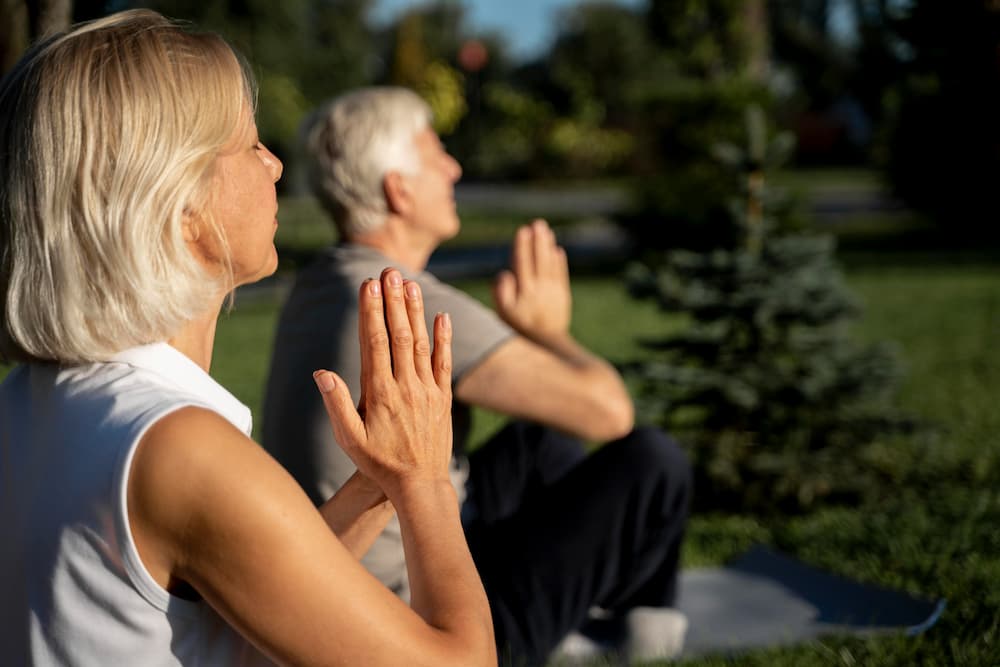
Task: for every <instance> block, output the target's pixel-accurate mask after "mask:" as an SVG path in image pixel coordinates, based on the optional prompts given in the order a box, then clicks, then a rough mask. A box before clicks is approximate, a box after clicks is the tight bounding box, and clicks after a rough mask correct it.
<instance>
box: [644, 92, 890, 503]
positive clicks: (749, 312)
mask: <svg viewBox="0 0 1000 667" xmlns="http://www.w3.org/2000/svg"><path fill="white" fill-rule="evenodd" d="M746 135H747V138H746V141H745V144H744V145H743V146H737V145H735V144H731V143H719V144H716V145H715V146H714V147H713V148H714V150H713V154H714V156H715V158H716V159H717V160H718V161H719V162H720V164H722V165H724V166H725V167H726V169H727V170H728V172H729V174H730V178H729V179H727V180H726V187H727V188H728V190H729V195H730V196H729V199H728V206H727V208H728V210H729V212H730V222H731V225H732V227H733V231H732V233H730V234H729V235H727V237H726V238H727V239H728V242H720V243H719V244H718V245H717V247H715V248H713V249H711V250H709V251H705V252H692V251H689V250H671V251H667V252H664V253H663V254H662V255H661V256H659V257H658V258H657V260H656V261H655V262H654V263H652V264H651V265H649V266H643V265H636V266H634V267H632V269H631V271H630V287H631V290H632V293H633V294H634V295H635V296H638V297H643V298H651V299H654V300H655V301H656V302H657V303H658V304H659V306H660V307H661V308H662V309H663V310H665V311H668V312H680V313H683V314H685V315H686V316H687V318H688V323H687V325H686V326H685V327H684V328H683V329H682V330H681V331H679V332H677V331H674V332H671V333H669V334H667V335H665V336H663V337H662V338H660V339H658V340H651V341H646V345H647V347H648V348H649V349H651V350H652V351H653V354H652V357H651V358H650V359H648V360H644V361H642V362H639V363H637V364H635V365H634V366H633V373H632V375H631V377H632V378H633V379H634V380H635V381H636V383H637V394H638V396H637V407H638V409H639V412H640V414H641V415H642V416H644V417H645V418H647V419H652V420H653V421H655V422H657V423H659V424H661V425H662V426H664V427H666V428H668V429H669V430H670V431H671V432H673V433H674V434H675V435H677V436H678V437H679V438H680V439H681V440H682V442H684V443H685V444H686V445H687V446H688V447H689V451H691V453H692V459H693V461H694V466H695V472H696V476H697V479H696V484H695V488H696V490H697V494H698V499H697V502H698V505H699V506H701V507H702V508H710V507H711V508H718V507H724V508H727V509H734V508H738V509H740V510H748V509H751V510H772V509H779V508H780V509H805V508H809V507H811V506H813V505H814V504H815V503H817V502H819V501H821V500H824V499H830V498H858V497H860V496H863V495H866V494H869V493H871V492H872V491H875V490H877V488H878V483H879V482H880V481H882V480H881V478H880V473H879V472H878V471H876V470H875V469H874V468H873V466H872V465H871V462H870V461H869V460H867V458H866V457H868V456H869V455H871V456H872V457H875V455H876V454H877V450H878V440H879V437H880V436H882V435H883V434H885V433H887V432H889V431H891V430H892V429H894V428H897V427H898V426H899V425H900V424H901V420H899V419H898V418H896V417H893V416H891V415H892V411H891V409H889V408H888V399H889V397H890V394H891V391H892V389H893V388H894V387H895V384H896V382H897V380H898V377H899V365H898V363H897V361H896V357H895V355H894V353H893V351H892V350H891V348H888V347H886V346H884V345H879V346H872V347H861V346H859V345H857V344H856V343H854V341H853V340H852V339H851V337H850V329H849V324H850V322H851V321H852V320H853V319H854V318H855V317H857V316H858V314H859V305H858V303H857V301H856V299H855V298H854V297H853V296H852V295H851V293H850V292H849V290H848V289H847V287H846V285H845V284H844V282H843V279H842V277H841V275H840V272H839V270H838V268H837V266H836V262H835V261H834V257H833V252H834V245H833V242H832V240H831V239H830V238H829V237H815V236H802V235H789V234H781V233H776V232H777V231H778V230H779V229H780V225H779V219H780V218H781V217H783V216H785V215H786V214H787V211H788V207H787V202H786V201H785V200H784V198H783V196H782V195H781V193H780V192H778V191H775V190H773V189H771V188H770V187H769V185H768V179H767V175H768V174H769V173H770V172H771V171H772V170H773V169H775V168H776V167H777V166H779V165H780V164H781V163H782V162H783V161H784V160H785V159H786V158H787V156H788V155H789V154H790V153H791V149H792V146H793V142H792V140H791V136H790V135H789V134H788V133H780V134H778V135H776V136H774V137H773V138H770V139H769V138H768V136H767V135H768V131H767V129H766V122H765V118H764V115H763V113H762V111H761V110H760V108H758V107H750V108H749V109H748V111H747V114H746Z"/></svg>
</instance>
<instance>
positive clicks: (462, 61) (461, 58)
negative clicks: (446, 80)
mask: <svg viewBox="0 0 1000 667" xmlns="http://www.w3.org/2000/svg"><path fill="white" fill-rule="evenodd" d="M489 59H490V54H489V52H488V51H487V50H486V45H485V44H483V43H482V42H480V41H479V40H478V39H470V40H468V41H466V42H465V43H464V44H462V47H461V48H460V49H459V50H458V64H459V65H461V66H462V69H464V70H465V71H466V72H478V71H479V70H481V69H482V68H484V67H486V63H487V61H489Z"/></svg>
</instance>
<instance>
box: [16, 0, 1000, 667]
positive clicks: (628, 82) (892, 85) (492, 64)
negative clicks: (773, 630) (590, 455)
mask: <svg viewBox="0 0 1000 667" xmlns="http://www.w3.org/2000/svg"><path fill="white" fill-rule="evenodd" d="M0 3H2V5H0V6H2V14H0V16H2V21H0V70H4V71H6V69H8V68H9V67H10V66H12V65H13V63H14V62H15V61H16V60H17V58H18V57H19V56H20V54H21V53H22V52H23V50H24V49H25V48H26V47H27V45H28V44H29V43H30V41H31V40H33V39H35V38H36V37H37V36H39V35H41V34H44V33H45V32H47V31H49V30H54V29H62V28H64V27H66V26H67V25H69V24H70V23H72V22H74V21H79V20H85V19H89V18H94V17H97V16H101V15H104V14H106V13H110V12H113V11H117V10H121V9H125V8H130V7H139V6H142V7H151V8H153V9H156V10H158V11H160V12H162V13H164V14H166V15H168V16H171V17H175V18H180V19H185V20H189V21H191V22H193V23H194V24H195V25H197V26H199V27H202V28H207V29H211V30H215V31H218V32H220V33H222V34H223V35H224V36H226V37H227V38H228V39H229V40H230V41H231V42H232V43H233V44H234V45H235V46H236V47H237V48H238V49H239V50H240V51H241V52H242V53H243V54H244V55H246V56H247V58H248V59H249V61H250V63H251V64H252V67H253V69H254V72H255V74H256V76H257V79H258V82H259V85H260V96H259V105H258V123H259V128H260V133H261V137H262V139H263V140H264V141H265V142H266V143H267V144H268V145H269V147H270V148H272V150H274V152H275V153H277V154H278V155H279V156H280V157H281V158H282V159H283V160H284V161H285V177H284V178H283V179H282V181H281V183H279V188H280V195H281V202H280V206H281V210H280V212H279V220H280V223H281V224H280V227H279V231H278V237H277V240H276V243H277V245H278V247H279V255H280V257H281V266H280V269H279V272H278V275H277V276H276V277H275V278H273V279H271V280H269V281H264V282H263V284H262V285H259V286H256V287H251V288H246V289H241V291H240V294H239V295H238V297H237V306H238V307H237V308H236V309H235V310H234V311H233V312H232V313H230V314H228V315H227V316H225V317H224V318H223V319H222V321H221V322H220V324H219V333H218V337H217V341H218V343H217V345H216V351H215V357H214V360H213V368H212V372H213V375H215V376H216V377H217V378H218V379H219V380H220V382H222V383H223V384H224V385H225V386H227V387H229V388H230V389H232V390H233V391H234V393H235V394H236V395H237V396H238V397H239V398H240V399H241V400H243V401H244V402H246V403H247V404H248V405H250V407H251V408H252V409H253V410H254V412H255V414H259V406H260V402H261V393H262V388H263V383H264V378H265V375H266V372H267V364H268V357H269V353H270V346H271V340H272V334H273V326H274V322H275V319H276V317H277V313H278V310H279V308H280V306H281V303H282V300H283V296H284V290H285V289H286V288H287V285H288V282H289V280H290V278H291V277H292V276H293V275H294V272H295V270H296V269H297V268H298V267H300V266H301V265H302V264H303V263H304V262H307V261H308V260H309V258H310V257H311V256H312V254H313V253H315V252H316V250H317V249H319V248H321V247H322V246H323V245H325V244H327V243H329V242H331V241H332V240H334V232H333V229H332V225H330V224H329V222H328V220H327V219H326V217H325V214H324V213H323V212H322V211H321V210H320V209H319V207H318V206H317V205H316V204H315V202H314V201H313V199H312V198H311V197H310V196H309V194H308V192H307V191H306V187H305V180H304V178H303V173H302V167H301V157H300V149H299V147H298V141H297V136H298V133H299V128H300V124H301V122H302V119H303V118H304V117H305V115H306V114H307V113H308V112H309V111H310V110H311V109H313V108H314V107H315V106H316V105H318V104H319V103H321V102H322V101H324V100H326V99H328V98H330V97H332V96H335V95H337V94H338V93H340V92H343V91H346V90H349V89H351V88H354V87H357V86H362V85H370V84H394V85H404V86H409V87H411V88H413V89H415V90H417V91H418V92H419V93H420V94H421V95H422V96H423V97H424V98H425V99H426V100H427V101H428V102H429V103H430V105H431V107H432V108H433V110H434V112H435V123H436V129H437V130H438V132H439V133H440V134H441V136H442V139H443V141H444V142H445V144H446V146H447V148H448V149H449V151H450V152H451V153H452V154H453V155H455V157H456V158H458V160H459V161H460V162H461V163H462V166H463V169H464V175H463V179H462V182H461V183H460V184H459V186H458V188H457V191H456V197H457V201H458V206H459V211H460V214H461V217H462V221H463V231H462V233H461V234H460V235H459V236H458V237H457V238H456V239H454V240H453V241H450V242H449V243H447V244H446V245H445V247H443V248H442V249H441V250H439V251H438V253H436V254H435V256H434V257H433V258H432V264H431V269H432V270H434V271H437V272H439V273H440V274H441V275H442V276H443V277H445V278H447V279H449V280H453V281H456V282H457V284H458V285H459V286H460V287H462V288H463V289H466V290H468V291H469V292H471V293H472V294H473V295H474V296H476V297H478V298H480V299H482V300H483V301H486V302H488V301H489V290H490V287H489V284H490V276H491V275H492V274H493V273H494V272H495V271H496V270H497V269H498V268H500V267H501V266H502V265H503V263H504V262H505V261H506V247H507V244H508V243H509V240H510V237H511V235H512V233H513V231H514V229H516V227H517V226H518V225H519V224H523V223H524V222H525V221H527V220H529V219H530V218H531V217H535V216H545V217H547V218H548V219H549V220H550V222H552V224H553V226H554V227H555V228H556V230H557V233H558V234H559V237H560V239H561V241H562V242H563V243H564V244H565V245H566V246H567V248H568V250H569V253H570V259H571V263H572V269H573V275H574V282H573V285H574V323H573V330H574V334H575V335H576V336H577V337H578V338H579V339H580V340H581V341H582V342H584V343H585V344H586V345H588V346H589V347H591V348H592V349H594V350H595V351H596V352H598V353H600V354H602V355H604V356H606V357H607V358H608V359H610V360H611V361H613V362H614V363H615V364H617V365H618V366H619V367H620V368H621V369H622V370H623V372H624V373H625V375H626V377H627V379H628V382H629V387H630V389H631V391H632V393H633V396H634V398H635V400H636V405H637V412H638V415H639V419H640V421H646V422H655V423H658V424H661V425H663V426H664V427H666V428H668V429H670V431H671V432H673V433H674V434H675V435H677V436H678V437H679V438H680V439H681V440H682V442H683V443H684V445H685V447H686V448H687V450H688V452H689V453H690V455H691V457H692V460H693V463H694V465H695V469H696V472H697V482H698V483H697V489H698V491H697V499H696V512H695V515H694V517H693V518H692V521H691V527H690V531H689V537H688V541H687V543H686V546H685V552H684V564H685V566H694V565H703V564H716V563H720V562H724V561H725V560H727V559H729V558H731V557H733V556H734V555H736V554H738V553H740V552H741V551H742V550H744V549H745V548H747V547H748V546H749V545H750V544H752V543H764V544H768V545H770V546H773V547H777V548H779V549H782V550H784V551H787V552H789V553H792V554H794V555H796V556H798V557H799V558H801V559H803V560H806V561H808V562H811V563H814V564H816V565H820V566H823V567H826V568H829V569H831V570H833V571H835V572H838V573H841V574H844V575H847V576H852V577H855V578H858V579H862V580H864V581H869V582H873V583H877V584H881V585H885V586H891V587H894V588H899V589H903V590H906V591H908V592H910V593H913V594H915V595H919V596H925V597H928V598H938V597H943V598H946V599H947V601H948V607H947V611H946V613H945V615H944V616H943V617H942V619H941V621H940V622H939V623H938V624H937V625H936V626H934V627H933V628H931V629H930V630H929V631H927V632H926V633H924V634H923V635H921V636H919V637H906V636H889V637H881V638H878V639H859V638H857V637H854V638H851V637H835V638H827V639H824V640H822V641H817V642H813V643H811V644H808V645H804V646H795V647H784V648H775V649H772V650H766V651H757V652H752V653H750V654H747V655H745V656H741V657H739V658H738V659H734V660H727V661H724V664H727V665H728V664H733V663H734V662H735V663H737V664H755V665H795V666H796V667H797V666H799V665H826V664H836V665H854V664H877V665H915V664H941V665H952V664H954V665H996V664H1000V587H998V586H997V585H996V582H997V581H998V580H1000V531H997V530H996V527H997V526H998V525H1000V435H998V434H1000V356H998V355H997V353H996V352H995V348H994V344H995V341H996V339H997V337H998V333H1000V264H998V261H997V260H998V259H1000V231H998V224H997V223H998V212H1000V210H998V209H1000V205H998V198H997V196H996V192H997V182H998V177H1000V122H998V121H1000V1H997V0H956V1H952V2H946V1H944V0H700V1H697V0H620V1H618V2H608V1H605V2H595V1H575V0H546V1H541V0H539V1H537V2H530V1H528V0H508V1H506V2H500V1H493V0H466V1H464V2H459V1H450V2H413V1H406V0H282V1H281V2H274V1H272V0H149V1H146V2H130V1H126V0H106V1H103V0H75V1H74V0H35V1H31V2H26V1H24V0H0ZM5 370H6V369H4V368H0V375H3V374H4V373H5ZM475 419H476V421H475V430H474V436H473V438H474V440H475V439H477V438H478V439H479V440H480V441H481V440H483V439H485V438H486V437H488V435H489V434H490V433H491V432H492V431H493V430H494V429H495V428H496V427H497V426H498V425H499V424H500V423H501V420H500V418H499V417H497V416H496V415H491V414H489V413H487V412H484V411H478V412H477V413H476V415H475ZM255 430H256V432H258V433H259V425H258V426H257V427H256V428H255ZM697 664H706V665H707V664H717V663H716V662H713V661H712V660H710V659H706V660H702V661H700V662H698V663H697ZM718 664H722V663H718Z"/></svg>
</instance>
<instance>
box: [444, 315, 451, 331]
mask: <svg viewBox="0 0 1000 667" xmlns="http://www.w3.org/2000/svg"><path fill="white" fill-rule="evenodd" d="M444 330H445V331H451V315H449V314H448V313H444Z"/></svg>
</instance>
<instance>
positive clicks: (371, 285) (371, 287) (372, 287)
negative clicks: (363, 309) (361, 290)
mask: <svg viewBox="0 0 1000 667" xmlns="http://www.w3.org/2000/svg"><path fill="white" fill-rule="evenodd" d="M381 292H382V286H381V285H379V282H378V281H377V280H370V281H368V293H369V294H371V295H372V296H378V295H379V294H380V293H381Z"/></svg>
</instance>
